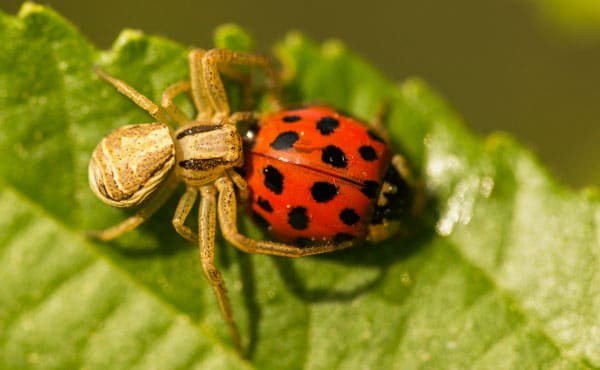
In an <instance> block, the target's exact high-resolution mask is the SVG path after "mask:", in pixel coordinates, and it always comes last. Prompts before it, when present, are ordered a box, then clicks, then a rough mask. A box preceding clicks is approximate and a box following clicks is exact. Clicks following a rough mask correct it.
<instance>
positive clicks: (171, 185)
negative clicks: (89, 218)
mask: <svg viewBox="0 0 600 370" xmlns="http://www.w3.org/2000/svg"><path fill="white" fill-rule="evenodd" d="M178 183H179V181H178V180H177V178H176V176H175V173H174V172H172V173H171V174H170V175H169V177H168V178H167V179H166V180H165V183H164V184H163V186H161V188H160V189H159V190H158V192H157V193H156V194H154V196H152V197H151V198H150V199H148V201H147V202H146V203H145V204H144V205H143V206H142V208H140V209H139V210H138V211H137V212H136V213H135V214H134V215H133V216H131V217H129V218H127V219H125V220H123V221H122V222H121V223H119V224H117V225H115V226H112V227H110V228H108V229H105V230H102V231H88V232H87V235H88V236H89V237H91V238H94V239H99V240H103V241H108V240H112V239H115V238H117V237H119V236H121V235H122V234H125V233H126V232H129V231H131V230H133V229H135V228H136V227H138V226H139V225H141V224H142V223H143V222H144V221H146V220H147V219H148V218H150V216H152V215H153V214H154V212H156V211H157V210H158V209H159V208H160V207H161V206H162V205H163V204H164V203H165V201H166V200H167V199H169V197H170V196H171V194H173V191H174V190H175V189H176V188H177V184H178Z"/></svg>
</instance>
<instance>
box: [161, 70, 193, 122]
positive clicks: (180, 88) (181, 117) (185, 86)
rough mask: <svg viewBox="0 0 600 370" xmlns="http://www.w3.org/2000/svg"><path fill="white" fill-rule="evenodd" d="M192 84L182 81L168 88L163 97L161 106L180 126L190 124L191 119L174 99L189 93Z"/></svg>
mask: <svg viewBox="0 0 600 370" xmlns="http://www.w3.org/2000/svg"><path fill="white" fill-rule="evenodd" d="M190 89H191V84H190V82H189V81H180V82H176V83H174V84H172V85H171V86H169V87H167V88H166V89H165V91H164V92H163V95H162V100H161V105H162V107H163V108H164V109H165V110H166V111H167V113H168V114H169V116H171V117H172V118H173V120H174V121H175V122H176V123H177V124H178V125H179V126H181V125H183V124H185V123H188V122H190V121H191V120H190V118H189V117H188V116H187V115H186V114H185V113H184V112H183V111H182V110H181V109H179V107H178V106H176V105H175V104H174V103H173V99H174V98H175V97H176V96H178V95H180V94H183V93H185V92H189V91H190Z"/></svg>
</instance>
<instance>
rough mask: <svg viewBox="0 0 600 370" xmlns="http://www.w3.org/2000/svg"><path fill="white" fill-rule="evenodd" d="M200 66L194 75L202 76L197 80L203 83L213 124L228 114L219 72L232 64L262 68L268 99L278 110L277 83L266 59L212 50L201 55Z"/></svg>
mask: <svg viewBox="0 0 600 370" xmlns="http://www.w3.org/2000/svg"><path fill="white" fill-rule="evenodd" d="M197 57H199V56H197ZM194 64H195V63H194ZM201 64H202V67H201V68H200V69H199V70H197V71H196V73H198V72H199V73H202V76H200V75H199V74H198V76H199V77H200V78H198V79H199V80H201V81H203V83H204V89H205V96H206V97H208V100H209V101H210V103H211V105H212V107H213V109H214V116H213V122H215V124H220V123H221V122H223V121H224V120H225V119H226V118H227V117H228V116H229V113H230V107H229V102H228V99H227V93H226V92H225V87H224V86H223V81H222V80H221V77H220V73H219V71H222V70H224V71H227V70H231V68H232V67H231V66H232V65H234V64H237V65H245V66H250V67H260V68H262V69H263V70H264V71H265V73H266V75H267V76H266V77H267V82H268V89H269V97H270V98H271V100H272V104H273V105H274V107H275V108H276V109H277V110H279V109H280V103H279V82H278V79H277V75H276V74H275V71H274V69H273V67H272V66H271V63H270V62H269V60H268V59H267V58H266V57H264V56H262V55H258V54H253V53H244V52H236V51H232V50H226V49H212V50H209V51H206V52H204V53H203V54H202V55H201ZM223 66H226V67H223ZM225 73H226V72H225Z"/></svg>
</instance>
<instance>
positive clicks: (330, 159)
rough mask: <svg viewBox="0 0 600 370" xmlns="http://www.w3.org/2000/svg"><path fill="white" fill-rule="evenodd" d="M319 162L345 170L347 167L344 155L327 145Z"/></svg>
mask: <svg viewBox="0 0 600 370" xmlns="http://www.w3.org/2000/svg"><path fill="white" fill-rule="evenodd" d="M321 160H322V161H323V162H325V163H327V164H330V165H332V166H333V167H337V168H346V166H347V165H348V163H347V160H346V155H345V154H344V152H343V151H342V149H340V148H338V147H337V146H335V145H328V146H326V147H325V149H323V152H322V154H321Z"/></svg>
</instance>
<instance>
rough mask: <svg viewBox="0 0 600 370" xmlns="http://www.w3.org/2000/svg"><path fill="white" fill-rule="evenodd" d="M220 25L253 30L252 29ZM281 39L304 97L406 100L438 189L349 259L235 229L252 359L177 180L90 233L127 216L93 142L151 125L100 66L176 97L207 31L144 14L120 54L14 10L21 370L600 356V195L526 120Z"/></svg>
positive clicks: (232, 30)
mask: <svg viewBox="0 0 600 370" xmlns="http://www.w3.org/2000/svg"><path fill="white" fill-rule="evenodd" d="M216 40H217V46H219V47H232V48H242V49H244V48H247V47H249V46H250V45H251V44H252V41H251V39H250V38H248V36H247V35H246V34H245V33H244V32H243V31H242V30H240V29H239V28H236V27H234V26H228V27H226V28H224V29H220V30H219V31H218V32H217V37H216ZM276 51H277V55H278V56H279V57H280V58H281V60H282V61H283V63H284V69H285V71H284V76H285V82H286V93H287V96H288V98H289V100H290V101H291V102H294V101H304V102H327V103H329V104H331V105H333V106H335V107H337V108H340V109H343V110H345V111H348V112H351V113H352V114H354V115H356V116H358V117H360V118H363V119H365V120H367V121H368V120H370V119H372V118H373V117H374V116H375V115H376V112H377V110H378V109H379V107H380V106H381V104H382V102H385V103H387V104H388V105H389V114H388V116H387V120H386V122H385V124H386V126H387V127H388V129H389V132H390V135H391V138H392V141H393V142H394V145H395V146H396V147H397V148H398V149H400V148H401V149H402V151H403V152H404V153H405V154H406V156H407V157H408V158H409V160H410V161H411V163H412V164H413V167H414V168H415V170H416V172H417V173H418V174H419V175H420V176H421V177H422V179H423V181H424V183H425V185H426V188H427V194H428V197H429V198H430V202H429V203H430V204H429V207H428V210H427V211H426V212H424V214H423V215H422V217H420V221H421V223H420V225H415V229H414V231H413V232H412V233H411V234H410V235H409V236H408V237H404V238H400V237H398V238H395V239H393V240H390V241H388V242H386V243H381V244H378V245H369V246H364V247H362V248H354V249H352V250H349V251H346V252H344V253H337V254H333V255H327V256H319V257H311V258H303V259H298V260H289V259H285V258H272V257H266V256H258V255H246V254H243V253H239V252H237V251H236V250H235V249H234V248H232V247H231V246H230V245H228V244H227V243H226V242H224V241H222V240H218V256H217V264H218V266H219V267H220V269H221V270H222V272H223V273H224V276H225V279H226V282H227V284H228V287H229V291H230V295H231V298H232V302H233V306H234V307H235V316H236V319H237V320H238V322H239V324H240V328H241V331H242V336H243V339H244V341H245V342H246V344H248V346H249V353H250V355H249V359H248V360H241V359H240V358H238V356H237V354H236V353H235V351H234V349H233V347H232V344H231V342H230V339H229V337H228V334H227V331H226V328H225V325H224V323H223V322H222V320H221V317H220V314H219V311H218V308H217V305H216V302H215V298H214V296H213V293H212V290H211V288H210V287H209V285H208V284H207V283H206V281H205V279H204V277H203V275H202V272H201V269H200V266H199V262H198V258H197V251H196V250H195V249H194V248H193V246H191V245H190V244H189V243H188V242H186V241H185V240H182V239H181V238H180V237H179V236H178V235H177V234H176V233H175V232H174V231H173V230H172V227H171V224H170V220H171V217H172V213H173V211H174V208H175V204H176V202H177V197H174V199H172V200H171V202H169V203H168V204H167V205H165V207H163V209H162V210H161V211H160V212H159V213H158V214H157V215H155V216H154V217H153V218H152V219H151V220H150V221H148V222H147V224H146V225H143V226H142V227H140V228H139V229H137V230H135V231H133V232H131V233H130V234H128V235H126V236H123V237H122V238H119V239H118V240H116V241H114V242H111V243H100V242H94V241H90V240H87V239H86V238H85V237H84V232H85V230H89V229H98V228H104V227H107V226H110V225H113V224H115V223H117V222H118V221H120V220H122V219H124V218H125V217H126V216H127V214H126V213H125V212H122V211H119V210H115V209H111V208H110V207H107V206H105V205H103V204H102V203H101V202H100V201H98V200H97V199H95V197H94V196H93V195H92V193H91V191H90V190H89V188H88V185H87V162H88V160H89V156H90V154H91V152H92V150H93V148H94V147H95V145H96V144H97V142H99V140H100V139H101V138H102V137H103V136H104V135H106V134H107V133H108V132H110V130H112V129H114V128H116V127H120V126H123V125H126V124H132V123H141V122H149V121H151V118H149V117H148V116H147V114H145V113H144V112H143V111H141V110H140V109H139V108H137V107H136V106H135V105H134V104H132V103H131V102H129V101H128V100H127V99H126V98H124V97H122V96H121V95H120V94H118V93H117V92H116V91H114V89H113V88H112V87H111V86H108V85H107V84H106V83H104V82H102V81H100V80H99V79H98V78H97V77H96V76H95V75H94V73H93V71H92V66H93V65H94V64H99V65H102V66H103V68H104V69H106V70H107V71H108V72H109V73H111V74H112V75H115V76H117V77H118V78H121V79H123V80H125V81H127V82H128V83H130V84H131V85H133V86H135V87H136V88H137V89H139V90H140V91H141V92H142V93H144V94H146V95H147V96H149V97H150V98H152V99H153V100H154V101H158V100H159V98H160V95H161V93H162V90H163V89H164V88H165V87H166V86H168V85H169V84H171V83H173V82H176V81H178V80H182V79H185V78H186V76H187V65H186V53H187V49H186V48H184V47H182V46H181V45H178V44H176V43H173V42H170V41H168V40H164V39H160V38H156V37H149V36H146V35H143V34H141V33H139V32H136V31H124V32H123V33H122V34H121V36H120V37H119V38H118V40H117V41H116V42H115V44H114V46H113V49H112V50H110V51H107V52H99V51H97V50H96V49H95V48H94V47H93V46H91V45H90V44H89V43H88V42H87V41H86V40H85V39H84V38H83V37H82V36H80V35H79V34H78V32H77V31H76V30H75V29H74V28H73V26H72V25H70V24H69V23H68V22H66V21H65V20H64V19H62V18H61V17H60V16H58V15H57V14H55V13H54V12H52V11H50V10H48V9H47V8H44V7H41V6H38V5H34V4H30V3H27V4H25V5H24V6H23V8H22V10H21V12H20V13H19V15H18V17H12V16H9V15H5V14H2V13H0V156H1V158H2V160H1V161H0V209H2V210H3V212H2V214H1V215H0V281H1V282H2V289H0V368H2V369H17V368H19V369H28V368H32V369H35V368H43V369H72V368H87V369H94V368H99V369H105V368H111V369H136V368H139V369H148V368H157V369H174V368H207V369H219V368H223V369H232V368H236V369H237V368H259V369H296V368H307V369H332V368H352V369H354V368H377V369H390V368H397V369H415V368H432V369H445V368H459V369H462V368H476V369H486V368H489V369H500V368H501V369H529V368H540V369H542V368H543V369H552V368H556V369H585V368H599V367H600V315H598V312H600V273H599V272H598V268H597V266H598V260H599V256H600V232H599V231H598V230H600V228H599V227H598V224H599V223H600V207H599V201H598V195H597V192H595V191H592V190H590V191H587V192H584V193H582V194H578V193H575V192H573V191H571V190H569V189H566V188H565V187H563V186H562V185H560V184H557V183H556V181H555V180H553V179H552V177H551V176H550V175H549V174H548V173H547V172H546V171H545V170H544V169H543V167H542V166H541V165H540V164H539V163H538V162H537V160H536V159H535V158H534V157H533V156H532V155H531V153H529V152H528V151H527V150H526V149H523V148H522V147H521V146H520V145H519V144H518V143H515V142H513V141H512V140H511V139H510V138H509V137H507V136H505V135H494V136H492V137H490V138H488V139H486V140H485V141H484V140H481V139H480V138H479V137H477V136H475V135H473V134H471V133H470V132H468V131H467V130H466V129H465V127H464V126H463V124H462V122H461V120H460V118H458V117H457V115H456V114H455V113H454V112H453V111H452V110H451V109H450V108H449V107H448V106H447V105H446V104H445V103H444V102H443V101H442V100H441V99H440V98H439V97H438V96H437V95H436V94H435V93H434V92H432V91H431V90H430V89H429V88H428V87H427V86H426V85H425V84H424V83H423V82H421V81H419V80H410V81H407V82H405V83H403V84H401V85H399V86H397V85H394V84H392V83H390V82H389V81H387V80H386V79H385V78H384V77H383V76H381V75H380V74H379V73H377V72H376V71H374V70H373V69H372V68H371V67H370V66H369V65H368V64H367V63H365V62H364V61H362V60H361V59H360V58H358V57H357V56H356V55H354V54H353V53H352V52H350V51H348V50H346V49H345V48H344V46H343V44H341V43H340V42H337V41H331V42H326V43H325V44H323V45H316V44H314V43H312V42H311V41H309V40H307V39H305V38H304V37H303V36H302V35H299V34H290V35H288V36H287V37H286V38H285V39H284V40H283V41H281V42H280V43H279V44H278V45H277V47H276ZM243 226H244V229H245V231H246V232H248V233H250V234H251V235H253V236H260V232H259V231H258V230H256V229H255V228H254V227H253V226H252V225H250V224H249V223H248V222H244V225H243Z"/></svg>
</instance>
